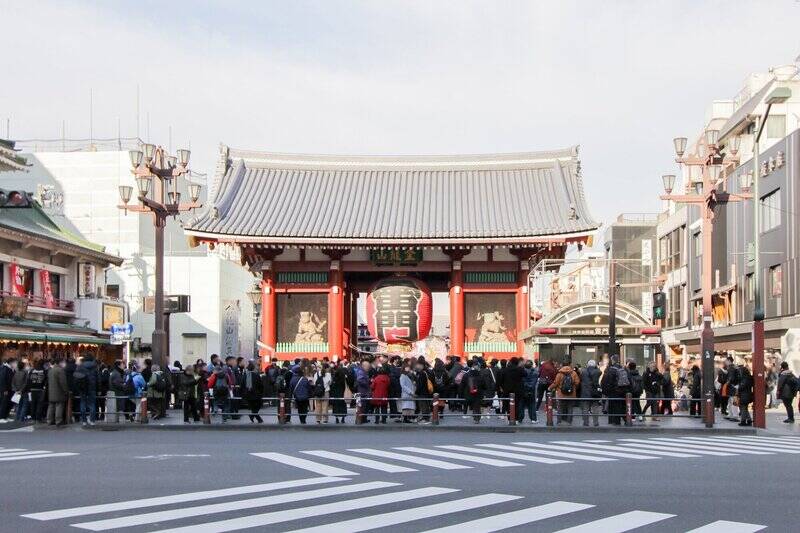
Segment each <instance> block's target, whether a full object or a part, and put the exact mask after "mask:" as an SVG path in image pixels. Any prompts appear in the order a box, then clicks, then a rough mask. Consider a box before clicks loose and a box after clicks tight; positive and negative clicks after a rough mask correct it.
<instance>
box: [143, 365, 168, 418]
mask: <svg viewBox="0 0 800 533" xmlns="http://www.w3.org/2000/svg"><path fill="white" fill-rule="evenodd" d="M166 381H167V378H166V377H164V372H163V371H162V370H161V367H160V366H158V365H151V366H150V380H149V381H148V382H147V410H148V411H151V412H152V413H153V419H154V420H158V419H159V418H163V417H164V414H165V413H164V411H163V409H164V397H165V396H166V392H167V383H166Z"/></svg>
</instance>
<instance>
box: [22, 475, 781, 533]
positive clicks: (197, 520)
mask: <svg viewBox="0 0 800 533" xmlns="http://www.w3.org/2000/svg"><path fill="white" fill-rule="evenodd" d="M240 498H241V499H240ZM623 505H624V504H623ZM22 517H23V518H26V519H30V520H35V521H38V522H47V523H48V529H54V530H55V529H58V530H61V529H64V528H67V527H72V528H76V529H81V530H86V531H110V530H115V531H116V530H123V531H124V530H126V529H128V528H140V529H138V530H142V529H141V528H146V530H147V531H158V532H161V533H164V532H170V533H177V532H181V533H189V532H201V533H218V532H223V531H239V530H243V529H251V528H257V529H258V530H260V531H289V532H291V533H327V532H329V531H348V532H358V531H370V530H376V529H380V528H400V527H402V529H404V530H406V529H409V530H414V531H424V532H425V533H462V532H463V531H469V532H470V533H489V532H493V531H504V530H508V529H511V528H517V527H525V528H526V529H528V530H532V529H534V528H535V529H536V530H537V531H550V532H553V531H558V532H559V533H567V532H568V533H584V532H585V533H589V532H592V533H598V532H600V533H622V532H625V531H631V530H633V529H637V528H642V527H647V526H651V525H654V524H661V523H664V524H669V521H670V520H674V519H675V518H676V517H677V515H675V514H670V513H663V512H653V511H648V510H646V509H622V510H620V512H616V513H615V512H614V511H609V510H608V508H607V506H606V505H597V504H592V503H585V502H571V501H550V502H541V501H536V502H531V501H530V500H529V498H526V497H524V496H518V495H514V494H505V493H498V492H488V491H487V492H482V491H472V492H469V493H467V492H465V491H463V490H460V489H453V488H448V487H439V486H422V487H416V488H410V487H408V486H404V485H403V484H402V483H398V482H389V481H372V482H357V481H354V480H351V479H347V478H337V477H315V478H307V479H297V480H291V481H281V482H273V483H263V484H258V485H246V486H237V487H229V488H220V489H213V490H206V491H199V492H190V493H182V494H168V495H164V496H157V497H150V498H144V499H136V500H127V501H117V502H110V503H100V504H93V505H87V506H81V507H73V508H66V509H54V510H49V511H43V512H36V513H31V514H26V515H22ZM706 520H708V518H706V519H704V520H703V522H705V521H706ZM565 525H566V526H568V527H567V528H566V529H564V526H565ZM691 527H695V529H693V530H692V532H694V533H722V532H725V533H751V532H756V531H760V530H762V529H765V528H766V527H767V526H765V525H760V524H749V523H744V522H733V521H723V520H719V521H716V522H709V523H702V524H693V525H692V526H691Z"/></svg>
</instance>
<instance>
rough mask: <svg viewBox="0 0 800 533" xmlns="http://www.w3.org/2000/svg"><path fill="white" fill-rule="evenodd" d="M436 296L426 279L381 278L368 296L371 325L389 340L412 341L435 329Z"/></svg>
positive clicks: (378, 335)
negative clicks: (434, 297)
mask: <svg viewBox="0 0 800 533" xmlns="http://www.w3.org/2000/svg"><path fill="white" fill-rule="evenodd" d="M432 316H433V299H432V298H431V290H430V288H428V286H427V285H426V284H425V283H423V282H422V281H420V280H418V279H416V278H410V277H406V276H393V277H389V278H385V279H382V280H380V281H379V282H377V283H376V284H375V285H373V286H372V288H371V289H370V291H369V295H368V296H367V327H369V333H370V335H372V336H373V337H375V338H376V339H378V340H379V341H382V342H386V343H388V344H400V343H404V344H405V343H411V342H416V341H419V340H422V339H424V338H425V337H427V336H428V334H429V333H430V332H431V319H432Z"/></svg>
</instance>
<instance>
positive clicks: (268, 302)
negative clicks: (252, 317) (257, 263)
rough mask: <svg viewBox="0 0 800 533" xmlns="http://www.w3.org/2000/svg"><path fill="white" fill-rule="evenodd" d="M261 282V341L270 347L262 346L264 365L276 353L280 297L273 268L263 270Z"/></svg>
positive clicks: (262, 361) (261, 352) (261, 354)
mask: <svg viewBox="0 0 800 533" xmlns="http://www.w3.org/2000/svg"><path fill="white" fill-rule="evenodd" d="M262 276H263V279H262V282H261V342H262V343H263V344H265V345H266V346H268V348H263V347H260V348H259V350H258V354H259V355H260V356H261V364H262V366H266V362H267V360H268V359H269V358H271V357H272V356H273V354H274V353H275V348H276V345H277V343H278V328H277V324H278V322H277V310H278V305H277V304H278V299H277V296H276V294H275V274H274V273H273V271H272V269H269V270H264V271H262Z"/></svg>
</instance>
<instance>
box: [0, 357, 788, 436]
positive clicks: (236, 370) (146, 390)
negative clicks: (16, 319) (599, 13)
mask: <svg viewBox="0 0 800 533" xmlns="http://www.w3.org/2000/svg"><path fill="white" fill-rule="evenodd" d="M771 381H774V384H773V385H774V389H775V392H773V393H772V394H771V395H775V396H777V397H779V398H780V400H781V401H782V403H783V405H784V406H785V408H786V412H787V419H786V420H785V422H794V409H793V406H792V402H793V401H794V398H795V396H796V395H797V392H798V388H800V382H798V379H797V378H796V377H795V376H794V375H793V374H792V372H791V371H790V369H789V367H788V365H787V364H786V363H782V365H781V367H780V370H779V371H777V372H768V374H767V387H768V388H769V387H770V382H771ZM753 385H754V383H753V376H752V374H751V371H750V369H749V368H748V366H747V365H744V364H738V365H737V364H735V363H734V360H733V358H732V357H729V358H727V359H725V360H724V361H723V362H722V363H721V364H720V365H718V369H717V372H716V378H715V383H714V388H715V406H716V408H717V409H719V410H720V412H721V414H722V415H723V416H724V417H727V418H730V419H735V420H736V421H738V423H739V425H742V426H746V425H752V417H751V414H750V409H749V405H750V404H751V403H752V402H753ZM547 393H550V394H551V395H552V396H553V399H554V400H553V404H552V405H553V407H554V411H555V412H554V417H555V420H556V421H557V422H558V423H559V424H572V423H573V417H574V416H575V415H576V413H577V412H578V410H579V413H580V416H581V418H582V422H583V425H584V426H589V425H590V423H591V425H593V426H598V425H599V424H600V416H601V414H602V415H607V416H608V423H609V424H612V425H620V424H623V423H625V424H629V423H632V422H633V421H639V422H643V421H644V417H645V416H648V411H649V417H651V418H654V419H657V418H658V417H660V416H664V415H671V414H673V413H674V412H675V411H676V410H685V411H688V414H689V415H690V416H699V415H700V404H701V401H702V375H701V372H700V368H699V366H698V365H697V364H696V363H695V362H690V364H689V365H675V366H671V365H670V364H669V363H667V364H666V365H664V366H663V367H659V366H658V365H657V364H656V363H655V362H650V363H649V364H648V365H647V366H646V368H644V369H643V370H642V371H640V369H639V368H638V367H637V365H636V363H635V362H633V361H630V362H628V363H627V364H625V365H622V364H620V360H619V357H618V356H611V357H607V356H604V357H603V358H602V359H601V360H600V361H594V360H590V361H588V363H587V364H586V365H585V366H583V367H582V366H581V365H572V364H571V361H570V359H569V357H568V356H567V357H564V358H562V359H561V360H560V361H557V360H554V359H547V360H544V361H543V362H542V363H541V364H536V363H534V361H532V360H526V359H522V358H517V357H511V358H510V359H508V360H489V361H486V360H485V359H484V358H482V357H477V356H476V357H472V358H469V359H467V360H466V361H462V358H460V357H457V356H450V357H448V358H446V360H442V359H436V360H434V361H433V363H432V364H431V363H430V362H428V361H427V360H426V359H425V358H423V357H418V358H410V357H402V356H400V355H384V354H379V355H365V356H363V357H362V358H361V359H359V360H353V361H346V360H341V361H332V360H329V359H328V358H327V357H323V358H321V359H318V358H297V359H295V360H294V361H283V362H280V361H278V360H276V359H273V360H272V361H270V362H269V364H268V365H267V366H266V368H263V369H262V368H261V367H260V365H259V364H258V362H256V361H253V360H247V359H245V358H242V357H227V358H225V359H224V360H223V359H222V358H220V357H219V356H218V355H216V354H214V355H212V356H211V358H210V361H209V362H208V363H206V362H205V361H204V360H202V359H198V360H197V361H196V362H195V364H193V365H187V366H186V367H185V368H184V367H183V365H181V363H180V362H177V361H176V362H175V363H174V364H173V365H172V366H170V367H167V368H163V369H162V368H160V367H159V366H158V365H156V364H153V363H152V361H151V360H149V359H145V360H144V361H143V362H142V364H141V365H140V364H139V363H138V362H131V363H130V364H129V365H127V366H126V365H125V364H124V363H123V362H122V361H119V360H118V361H115V362H114V363H113V364H112V365H106V364H104V363H102V362H98V361H96V360H95V358H94V357H93V356H91V355H85V356H83V357H79V358H77V359H73V358H70V357H68V358H66V359H62V360H59V361H49V360H46V359H39V360H36V361H34V362H33V364H30V363H29V362H28V361H27V360H22V361H16V360H15V359H13V358H10V359H8V360H6V361H4V362H3V364H2V366H0V422H5V421H7V420H8V419H9V416H10V415H11V413H12V410H13V413H14V419H15V420H16V421H26V420H32V421H34V422H39V423H45V422H46V423H47V424H51V425H57V426H60V425H63V424H65V423H67V422H69V420H68V416H69V414H68V411H69V410H68V409H67V405H68V402H69V400H70V399H71V400H72V403H71V405H72V416H73V417H74V420H75V421H76V422H81V423H82V424H84V425H94V424H95V422H96V421H98V420H103V421H106V422H111V423H120V422H124V421H134V420H137V419H139V420H141V418H142V417H143V416H145V415H147V416H149V417H152V418H154V419H160V418H164V417H166V416H168V414H167V413H168V410H169V409H170V408H174V409H179V410H181V411H182V412H183V421H184V423H186V424H191V423H197V422H200V421H201V414H202V412H203V402H204V399H205V398H206V397H207V398H208V400H209V408H210V413H211V414H213V415H214V416H219V417H220V418H221V421H222V423H227V422H228V421H229V420H231V419H240V418H242V417H243V416H247V417H248V419H249V420H250V422H251V423H254V424H255V423H257V424H261V423H263V422H264V419H263V417H262V416H261V415H262V409H263V408H264V407H265V405H266V406H267V407H278V404H279V402H280V401H281V400H280V398H283V405H282V407H283V409H282V411H283V414H284V419H283V422H284V423H291V422H292V419H293V417H294V416H296V417H297V420H298V421H299V422H300V424H306V423H307V421H308V418H309V416H311V417H312V420H313V421H315V422H316V423H317V424H328V423H330V422H331V419H332V420H333V421H334V423H336V424H345V423H347V420H348V418H349V417H351V418H352V417H359V418H358V420H356V421H357V422H358V423H366V422H371V423H374V424H387V423H388V422H389V421H392V422H394V423H402V424H411V423H416V424H429V423H431V421H432V415H433V400H434V398H435V397H436V398H439V399H440V400H439V403H438V404H437V414H438V415H439V416H460V417H464V418H467V419H469V418H472V420H473V422H474V423H476V424H478V423H480V422H481V420H482V418H483V417H486V416H499V417H511V416H512V413H513V416H514V417H515V418H516V421H517V422H518V423H522V422H524V421H525V419H526V417H527V419H528V421H529V423H532V424H536V423H538V415H537V413H538V412H540V411H541V410H542V406H543V403H544V402H545V398H546V394H547ZM512 395H513V398H514V408H513V409H512V407H511V404H510V398H511V397H512ZM627 395H630V400H628V401H626V396H627ZM145 399H146V401H143V400H145ZM628 402H630V405H631V413H630V416H626V415H627V409H628ZM145 405H146V410H145V409H144V406H145ZM799 408H800V406H799ZM143 411H144V412H143ZM277 411H280V409H278V410H277ZM277 411H276V412H277Z"/></svg>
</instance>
